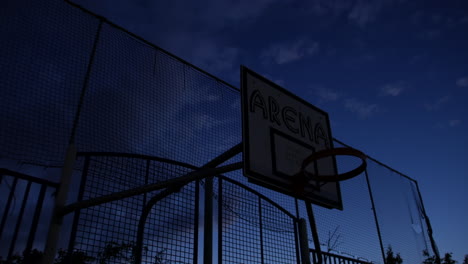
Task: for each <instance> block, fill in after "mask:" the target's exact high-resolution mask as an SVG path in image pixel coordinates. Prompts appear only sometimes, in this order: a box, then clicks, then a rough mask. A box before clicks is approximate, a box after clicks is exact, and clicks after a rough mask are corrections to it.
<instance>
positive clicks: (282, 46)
mask: <svg viewBox="0 0 468 264" xmlns="http://www.w3.org/2000/svg"><path fill="white" fill-rule="evenodd" d="M318 49H319V43H318V42H315V41H310V40H304V39H300V40H297V41H295V42H293V43H277V44H273V45H271V46H270V47H269V48H267V49H266V50H264V51H263V52H262V55H261V58H262V59H264V62H265V63H268V62H270V61H273V62H275V63H276V64H284V63H290V62H293V61H298V60H300V59H303V58H305V57H307V56H311V55H313V54H315V53H317V52H318Z"/></svg>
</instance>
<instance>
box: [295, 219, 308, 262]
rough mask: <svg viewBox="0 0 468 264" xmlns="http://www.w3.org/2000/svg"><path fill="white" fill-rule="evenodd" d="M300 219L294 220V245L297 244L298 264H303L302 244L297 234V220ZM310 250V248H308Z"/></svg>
mask: <svg viewBox="0 0 468 264" xmlns="http://www.w3.org/2000/svg"><path fill="white" fill-rule="evenodd" d="M297 219H298V218H296V219H293V225H294V243H295V246H296V260H297V261H296V262H297V264H301V248H300V244H299V240H300V237H299V234H298V232H297V229H298V228H299V221H298V220H297ZM307 249H309V248H307Z"/></svg>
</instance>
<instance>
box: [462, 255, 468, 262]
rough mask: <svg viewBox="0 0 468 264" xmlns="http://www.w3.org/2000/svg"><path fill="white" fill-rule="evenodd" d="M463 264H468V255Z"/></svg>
mask: <svg viewBox="0 0 468 264" xmlns="http://www.w3.org/2000/svg"><path fill="white" fill-rule="evenodd" d="M463 264H468V255H465V258H464V259H463Z"/></svg>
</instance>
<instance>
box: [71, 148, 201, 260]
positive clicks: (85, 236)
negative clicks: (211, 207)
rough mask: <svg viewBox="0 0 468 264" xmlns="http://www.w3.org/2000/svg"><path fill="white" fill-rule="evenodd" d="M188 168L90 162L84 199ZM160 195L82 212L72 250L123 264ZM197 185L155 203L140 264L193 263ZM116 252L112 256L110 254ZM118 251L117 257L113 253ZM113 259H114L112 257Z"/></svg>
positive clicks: (123, 160)
mask: <svg viewBox="0 0 468 264" xmlns="http://www.w3.org/2000/svg"><path fill="white" fill-rule="evenodd" d="M190 171H191V169H188V168H185V167H181V166H179V165H174V164H169V163H165V162H159V161H148V160H145V159H141V158H134V157H107V156H100V157H90V161H89V166H88V168H87V169H85V170H84V172H83V173H85V174H86V182H85V186H84V188H83V190H82V192H83V196H82V197H83V200H86V199H90V198H93V197H98V196H102V195H105V194H110V193H114V192H118V191H122V190H126V189H129V188H134V187H138V186H142V185H144V184H148V183H150V184H151V183H155V182H158V181H163V180H165V179H168V178H172V177H177V176H182V175H185V174H186V173H188V172H190ZM157 193H158V192H151V193H147V194H146V195H139V196H134V197H131V198H126V199H121V200H117V201H114V202H110V203H106V204H102V205H100V206H95V207H91V208H88V209H83V210H80V212H79V213H80V215H79V220H78V223H77V231H76V236H75V237H74V238H72V239H73V240H74V246H73V249H74V250H79V251H82V252H86V253H87V254H88V255H89V256H92V257H95V258H97V259H98V260H102V259H105V258H106V257H107V261H109V260H111V261H112V260H113V261H115V262H116V263H122V261H124V260H129V259H133V258H134V252H133V250H135V245H136V237H137V229H138V223H139V220H140V216H141V212H142V210H143V208H144V206H145V204H146V203H147V201H148V200H149V199H151V198H152V197H153V196H154V195H155V194H157ZM194 196H195V184H194V183H192V184H190V185H188V186H186V187H185V188H183V189H182V190H181V191H180V192H177V193H174V194H172V195H170V196H168V197H167V198H165V199H162V200H161V201H159V202H157V203H156V205H155V206H153V208H151V214H150V215H149V217H148V219H147V221H146V223H145V225H144V228H145V229H144V240H143V253H144V254H143V263H154V261H156V260H159V261H163V260H164V261H174V262H177V263H193V252H194V250H195V249H194V246H193V245H194V240H195V236H194V233H195V232H194V224H193V223H194V218H195V217H196V215H197V214H196V212H195V203H196V202H198V200H197V199H195V197H194ZM109 252H114V255H109V254H110V253H109ZM115 252H118V253H119V254H116V253H115ZM111 257H112V258H111Z"/></svg>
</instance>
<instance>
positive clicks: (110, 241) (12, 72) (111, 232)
mask: <svg viewBox="0 0 468 264" xmlns="http://www.w3.org/2000/svg"><path fill="white" fill-rule="evenodd" d="M25 7H27V8H25ZM100 23H102V27H101V30H100V31H98V28H99V25H100ZM0 32H1V36H2V49H0V58H1V59H0V72H2V78H0V89H1V91H2V96H1V97H0V105H2V111H0V121H1V122H0V123H1V124H2V126H0V159H9V160H16V161H20V162H29V163H33V164H39V165H42V166H60V165H62V163H63V159H64V157H65V150H66V148H67V145H68V142H69V139H70V137H71V135H72V128H73V127H74V126H73V125H74V120H75V117H77V113H78V112H77V106H78V105H81V106H82V109H81V110H82V111H81V112H80V113H79V116H78V117H79V119H77V120H78V123H77V124H76V125H77V126H76V129H77V130H76V138H75V142H76V146H77V149H78V151H81V152H85V151H93V152H107V153H111V152H112V153H125V155H124V154H122V155H121V156H120V157H110V156H100V157H98V156H94V157H92V160H90V167H89V169H88V170H86V172H87V173H88V175H87V177H88V178H87V179H86V181H85V186H84V187H85V189H84V192H83V197H82V199H89V198H92V197H98V196H102V195H105V194H110V193H113V192H116V191H122V190H126V189H128V188H131V187H137V186H140V185H143V184H147V183H150V182H154V181H160V180H164V179H170V178H174V177H178V176H181V175H183V174H185V173H187V172H188V171H190V170H191V169H193V168H191V169H189V168H188V167H187V166H182V165H180V164H179V165H175V164H173V163H170V162H169V163H168V162H159V161H155V160H151V161H148V160H147V159H145V158H141V157H140V158H136V157H129V156H128V154H141V155H148V156H153V157H160V158H166V159H172V160H176V161H178V162H183V163H187V164H191V165H194V166H200V165H202V164H204V163H206V162H207V161H208V160H211V159H212V158H213V157H215V156H216V155H218V154H220V153H222V152H224V151H225V150H227V149H229V148H230V147H232V146H234V145H235V144H237V143H239V142H241V140H242V136H241V115H240V95H239V92H238V91H237V90H236V89H235V88H233V87H232V86H230V85H228V84H226V83H224V82H222V81H221V80H219V79H217V78H214V77H213V76H211V75H210V74H208V73H206V72H203V71H202V70H200V69H198V68H196V67H194V66H192V65H189V64H187V63H185V62H184V61H182V60H181V59H179V58H177V57H175V56H173V55H170V54H169V53H167V52H165V51H164V50H162V49H160V48H158V47H156V46H154V45H152V44H150V43H148V42H146V41H144V40H142V39H141V38H139V37H137V36H135V35H133V34H131V33H129V32H128V31H126V30H123V29H122V28H119V27H118V26H116V25H114V24H112V23H110V22H109V21H107V20H105V19H102V18H100V17H98V16H96V15H94V14H92V13H89V12H87V11H84V10H82V9H80V8H77V7H75V6H72V5H70V4H68V3H66V2H65V1H62V0H44V1H28V0H18V1H7V3H6V4H4V5H3V6H2V8H1V9H0ZM95 42H96V43H97V45H96V49H95V53H94V59H93V60H91V55H92V54H93V44H94V43H95ZM88 70H89V75H87V73H88ZM85 80H88V82H86V81H85ZM82 93H83V95H84V97H83V100H82V101H80V95H81V94H82ZM240 159H241V156H240V155H238V156H237V157H235V158H234V159H233V160H240ZM368 164H369V168H368V175H369V181H370V190H369V188H368V187H369V186H368V185H367V182H366V179H365V177H364V176H363V175H361V176H359V177H357V178H355V179H352V180H349V181H346V182H342V183H340V185H341V192H342V197H343V203H344V208H345V209H344V211H337V210H328V209H324V208H321V207H318V206H314V211H315V218H316V220H317V226H318V229H319V238H320V241H321V243H322V245H321V247H322V250H323V251H326V252H333V253H335V254H339V255H343V256H351V257H353V258H354V259H362V260H366V261H373V262H376V263H383V256H382V249H381V248H380V242H379V237H378V231H377V230H378V229H377V227H379V228H380V230H381V237H382V244H383V247H384V251H385V250H386V249H387V248H388V247H389V246H391V247H392V249H393V251H394V252H395V253H400V254H401V256H402V258H403V260H404V262H405V263H406V262H408V263H409V262H411V263H418V262H421V260H422V254H421V253H422V250H425V249H429V253H430V254H433V252H432V251H431V250H430V242H429V235H428V233H427V232H426V230H427V225H426V222H425V221H426V219H424V217H423V216H424V214H423V212H422V201H421V199H420V197H419V194H418V190H417V186H416V185H415V183H414V182H413V181H411V180H409V179H408V178H406V177H404V176H402V175H401V174H399V173H396V172H393V171H392V170H390V169H389V168H387V167H384V166H382V165H381V164H378V163H376V162H374V161H369V162H368ZM340 165H341V164H339V166H340ZM77 166H79V165H77ZM77 169H82V168H77ZM78 172H80V171H78ZM227 175H228V177H229V178H231V179H234V180H236V181H238V182H240V183H243V184H245V185H246V186H248V187H250V188H252V189H253V190H255V191H257V192H259V193H260V194H261V195H263V196H265V197H268V198H269V199H271V200H272V201H273V202H274V203H276V204H278V205H279V206H280V207H282V208H284V209H285V210H286V211H288V212H290V213H292V214H293V215H295V217H304V218H306V213H305V209H304V205H303V203H302V202H299V203H298V204H299V206H298V208H297V209H296V201H295V199H293V198H291V197H289V196H286V195H283V194H281V193H277V192H274V191H272V190H268V189H265V188H263V187H260V186H257V185H253V184H250V183H249V182H247V180H246V179H245V177H244V176H243V175H242V173H241V172H239V171H238V172H232V173H229V174H227ZM202 187H203V185H202ZM2 188H3V187H2ZM195 190H196V185H195V184H191V185H189V186H187V187H185V188H184V189H183V190H182V191H181V192H179V193H176V194H172V195H171V196H169V197H168V198H166V199H163V200H161V201H160V202H159V203H157V204H156V206H155V207H154V208H153V210H152V212H151V214H150V216H149V218H148V224H147V228H146V229H145V232H146V233H145V243H144V245H145V247H146V248H147V249H148V250H147V251H145V252H146V255H145V259H144V260H145V261H150V259H152V260H155V259H164V258H165V259H167V260H168V261H172V262H177V261H178V262H182V263H189V262H192V261H193V257H192V253H197V249H196V248H195V245H196V243H197V242H198V238H197V237H196V235H195V234H196V231H198V227H195V225H196V223H197V221H198V217H196V215H197V213H198V210H196V209H195V208H196V206H198V204H197V201H198V196H196V195H195V192H196V191H195ZM2 193H3V192H2ZM156 193H157V192H153V193H148V194H146V195H140V196H135V197H131V198H127V199H123V200H120V201H115V202H112V203H108V204H104V205H101V206H97V207H93V208H89V209H86V210H82V211H81V214H80V218H79V222H78V226H77V233H76V240H75V248H76V249H80V250H83V251H86V252H88V253H90V254H92V255H93V256H99V254H100V253H101V255H102V254H103V252H104V250H106V248H107V249H108V250H110V249H115V248H116V247H120V250H124V251H125V250H126V251H125V254H124V256H125V257H131V254H132V253H131V248H132V246H133V245H134V244H132V243H134V239H135V236H136V231H137V230H136V229H137V226H138V219H139V216H140V214H141V211H142V209H143V206H144V205H145V204H146V203H147V201H148V200H149V199H151V197H152V196H153V195H155V194H156ZM371 193H372V194H373V197H374V205H372V201H371ZM219 197H221V198H219ZM0 198H2V199H6V198H7V197H5V195H4V194H3V195H0ZM217 199H219V200H217ZM220 199H222V200H221V201H222V204H221V206H220V208H219V210H221V212H222V217H221V220H220V221H221V223H222V224H221V227H222V233H221V242H222V245H223V247H222V248H221V249H218V251H217V252H218V254H220V256H221V257H222V260H225V261H226V262H236V263H238V262H246V263H247V262H248V263H252V262H261V261H262V256H263V261H264V262H265V263H273V262H275V263H278V261H280V262H281V261H283V262H288V263H289V261H290V260H291V261H292V262H294V260H296V258H297V255H296V252H293V250H292V249H293V245H295V236H294V228H293V226H294V224H293V222H292V220H291V218H289V216H287V215H286V214H285V213H284V212H282V211H281V210H279V209H278V207H276V206H272V205H271V203H269V202H268V201H267V200H264V199H263V198H262V199H260V200H259V196H258V195H256V194H254V192H251V191H250V190H247V189H245V188H241V187H239V186H238V185H235V184H233V183H230V182H227V181H223V184H222V192H221V193H217V194H215V200H217V201H220ZM2 201H3V200H2ZM3 204H5V203H3V202H2V206H4V205H3ZM373 206H375V208H373ZM1 208H3V207H1ZM203 209H204V208H200V211H203ZM278 210H279V211H278ZM373 210H375V211H373ZM374 212H376V214H377V219H375V218H374ZM200 218H201V217H200ZM9 221H10V220H9ZM200 230H202V229H201V228H200ZM309 238H312V236H311V235H310V230H309ZM310 245H311V247H313V246H312V245H313V243H312V241H311V242H310ZM107 246H109V247H107ZM294 248H295V247H294ZM276 249H281V250H284V251H285V252H287V253H283V254H279V253H278V252H279V251H277V250H276ZM259 252H260V253H259ZM281 252H282V251H281Z"/></svg>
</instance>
